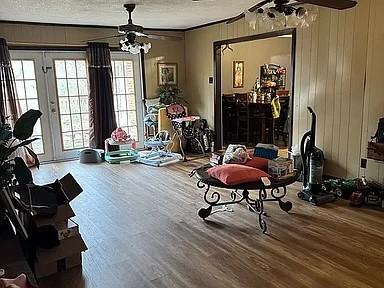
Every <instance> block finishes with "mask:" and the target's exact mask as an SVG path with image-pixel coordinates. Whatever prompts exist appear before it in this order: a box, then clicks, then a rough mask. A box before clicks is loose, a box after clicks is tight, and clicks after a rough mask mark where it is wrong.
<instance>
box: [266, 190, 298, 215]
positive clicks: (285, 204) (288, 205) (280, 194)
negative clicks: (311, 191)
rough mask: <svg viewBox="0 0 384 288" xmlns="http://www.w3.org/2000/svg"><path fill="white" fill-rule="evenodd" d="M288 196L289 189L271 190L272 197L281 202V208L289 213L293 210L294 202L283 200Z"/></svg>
mask: <svg viewBox="0 0 384 288" xmlns="http://www.w3.org/2000/svg"><path fill="white" fill-rule="evenodd" d="M286 195H287V187H285V186H283V187H276V188H273V189H272V190H271V196H272V197H273V199H275V200H277V201H278V202H279V207H280V209H281V210H283V211H285V212H287V213H288V212H289V211H290V210H291V209H292V206H293V205H292V202H290V201H283V200H282V199H283V198H284V197H285V196H286Z"/></svg>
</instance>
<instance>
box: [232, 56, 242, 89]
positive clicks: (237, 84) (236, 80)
mask: <svg viewBox="0 0 384 288" xmlns="http://www.w3.org/2000/svg"><path fill="white" fill-rule="evenodd" d="M232 77H233V88H244V61H233V73H232Z"/></svg>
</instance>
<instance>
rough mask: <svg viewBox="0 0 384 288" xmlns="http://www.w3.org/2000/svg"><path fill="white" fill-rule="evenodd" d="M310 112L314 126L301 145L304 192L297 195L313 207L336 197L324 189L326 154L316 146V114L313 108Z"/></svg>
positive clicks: (309, 109)
mask: <svg viewBox="0 0 384 288" xmlns="http://www.w3.org/2000/svg"><path fill="white" fill-rule="evenodd" d="M308 111H309V113H311V115H312V126H311V130H310V131H308V132H306V133H305V134H304V136H303V138H302V140H301V144H300V153H301V159H302V161H303V190H302V191H300V192H299V193H297V196H298V197H299V198H300V199H303V200H306V201H308V202H309V203H311V204H312V205H321V204H324V203H328V202H331V201H334V200H335V199H336V196H335V195H334V194H330V193H328V192H326V191H325V190H324V189H323V168H324V153H323V151H321V150H320V149H319V148H317V147H316V146H315V144H316V142H315V140H316V114H315V112H314V111H313V109H312V108H311V107H308Z"/></svg>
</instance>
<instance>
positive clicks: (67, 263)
mask: <svg viewBox="0 0 384 288" xmlns="http://www.w3.org/2000/svg"><path fill="white" fill-rule="evenodd" d="M87 249H88V248H87V245H86V244H85V242H84V240H83V239H82V237H81V235H80V234H78V235H75V236H73V237H70V238H67V239H64V240H61V241H60V245H59V246H57V247H55V248H52V249H41V248H38V249H37V250H36V259H35V265H34V266H35V275H36V277H37V278H42V277H46V276H49V275H52V274H55V273H57V272H59V271H65V270H66V269H69V268H72V267H75V266H78V265H81V252H84V251H86V250H87Z"/></svg>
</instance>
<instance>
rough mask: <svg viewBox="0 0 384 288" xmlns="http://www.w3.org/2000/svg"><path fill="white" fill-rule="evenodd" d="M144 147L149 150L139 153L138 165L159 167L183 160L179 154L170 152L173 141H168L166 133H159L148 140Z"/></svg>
mask: <svg viewBox="0 0 384 288" xmlns="http://www.w3.org/2000/svg"><path fill="white" fill-rule="evenodd" d="M144 147H145V148H149V149H151V150H150V151H143V152H140V153H139V158H138V159H137V161H138V162H139V163H143V164H146V165H151V166H156V167H160V166H164V165H166V164H171V163H175V162H178V161H179V160H182V159H183V157H182V156H181V155H180V154H178V153H173V152H171V150H172V147H173V141H172V140H170V139H169V132H168V131H160V132H159V133H157V134H156V135H155V136H154V137H152V138H148V139H147V140H146V141H145V142H144Z"/></svg>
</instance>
